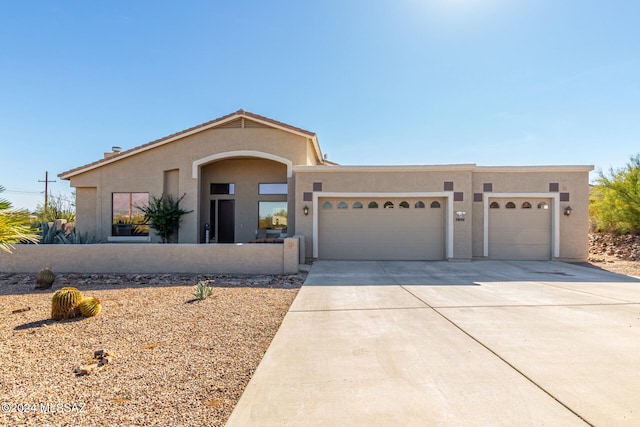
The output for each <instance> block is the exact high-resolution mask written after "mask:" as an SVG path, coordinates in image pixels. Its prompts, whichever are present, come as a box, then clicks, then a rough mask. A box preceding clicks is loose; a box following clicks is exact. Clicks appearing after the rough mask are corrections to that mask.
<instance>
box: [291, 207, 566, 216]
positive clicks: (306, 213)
mask: <svg viewBox="0 0 640 427" xmlns="http://www.w3.org/2000/svg"><path fill="white" fill-rule="evenodd" d="M302 212H304V215H305V216H307V215H309V206H307V205H304V207H303V208H302ZM565 215H566V214H565Z"/></svg>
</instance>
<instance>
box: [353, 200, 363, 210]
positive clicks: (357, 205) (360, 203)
mask: <svg viewBox="0 0 640 427" xmlns="http://www.w3.org/2000/svg"><path fill="white" fill-rule="evenodd" d="M352 207H353V209H362V202H353V206H352Z"/></svg>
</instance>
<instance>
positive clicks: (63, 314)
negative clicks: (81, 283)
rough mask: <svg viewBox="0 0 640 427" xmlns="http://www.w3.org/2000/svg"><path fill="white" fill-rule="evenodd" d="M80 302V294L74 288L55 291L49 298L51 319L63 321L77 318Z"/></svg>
mask: <svg viewBox="0 0 640 427" xmlns="http://www.w3.org/2000/svg"><path fill="white" fill-rule="evenodd" d="M80 301H82V293H81V292H80V291H79V290H77V289H76V288H62V289H59V290H57V291H55V292H54V294H53V297H52V298H51V318H52V319H53V320H64V319H71V318H73V317H76V316H78V313H79V312H80V310H79V309H78V305H79V304H80Z"/></svg>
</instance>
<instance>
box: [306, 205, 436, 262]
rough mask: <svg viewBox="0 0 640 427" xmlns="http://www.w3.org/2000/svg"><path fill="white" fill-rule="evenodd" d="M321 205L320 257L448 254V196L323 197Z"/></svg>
mask: <svg viewBox="0 0 640 427" xmlns="http://www.w3.org/2000/svg"><path fill="white" fill-rule="evenodd" d="M318 204H319V217H318V256H319V258H321V259H347V260H441V259H444V258H445V217H446V203H445V199H444V198H422V199H389V198H385V199H353V198H351V199H346V198H345V199H342V198H321V199H319V203H318Z"/></svg>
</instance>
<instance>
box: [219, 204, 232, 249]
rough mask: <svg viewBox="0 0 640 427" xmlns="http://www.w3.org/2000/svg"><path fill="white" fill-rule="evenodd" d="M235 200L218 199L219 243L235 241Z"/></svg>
mask: <svg viewBox="0 0 640 427" xmlns="http://www.w3.org/2000/svg"><path fill="white" fill-rule="evenodd" d="M235 210H236V209H235V200H218V243H234V242H235V226H236V223H235Z"/></svg>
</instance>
